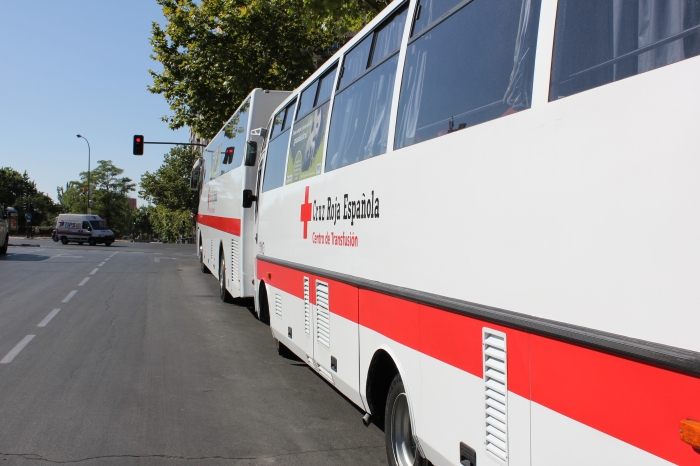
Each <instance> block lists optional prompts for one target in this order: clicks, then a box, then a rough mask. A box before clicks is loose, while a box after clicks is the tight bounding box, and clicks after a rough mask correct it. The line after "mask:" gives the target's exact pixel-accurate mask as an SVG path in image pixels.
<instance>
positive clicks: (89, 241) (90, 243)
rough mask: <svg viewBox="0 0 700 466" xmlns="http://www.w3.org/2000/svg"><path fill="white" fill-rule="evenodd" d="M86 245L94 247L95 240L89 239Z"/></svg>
mask: <svg viewBox="0 0 700 466" xmlns="http://www.w3.org/2000/svg"><path fill="white" fill-rule="evenodd" d="M88 244H89V245H90V246H94V245H96V244H97V240H95V238H90V239H89V240H88Z"/></svg>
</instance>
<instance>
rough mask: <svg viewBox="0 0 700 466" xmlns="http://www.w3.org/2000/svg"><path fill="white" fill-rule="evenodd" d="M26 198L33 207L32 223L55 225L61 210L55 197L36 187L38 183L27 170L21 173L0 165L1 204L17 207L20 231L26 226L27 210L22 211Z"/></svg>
mask: <svg viewBox="0 0 700 466" xmlns="http://www.w3.org/2000/svg"><path fill="white" fill-rule="evenodd" d="M25 200H26V201H27V202H28V203H30V204H31V205H32V207H33V210H32V225H34V226H36V225H42V226H53V222H54V220H55V218H56V216H57V215H58V214H59V211H60V209H59V207H58V206H57V205H56V204H54V202H53V199H51V198H50V197H49V196H47V195H46V194H44V193H42V192H40V191H38V190H37V189H36V184H35V183H34V181H32V180H31V179H30V178H29V175H28V174H27V172H26V171H25V172H24V173H23V174H20V173H19V172H18V171H16V170H14V169H12V168H9V167H0V204H5V205H7V206H12V207H14V208H15V209H17V212H18V216H17V217H18V218H17V221H18V226H19V229H20V231H24V228H25V220H24V214H25V212H23V211H22V204H23V203H24V201H25Z"/></svg>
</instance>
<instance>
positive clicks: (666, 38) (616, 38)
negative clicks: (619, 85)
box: [549, 0, 700, 101]
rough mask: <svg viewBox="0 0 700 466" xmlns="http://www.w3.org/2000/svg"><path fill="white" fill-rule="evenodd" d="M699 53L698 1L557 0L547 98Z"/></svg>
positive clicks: (699, 14)
mask: <svg viewBox="0 0 700 466" xmlns="http://www.w3.org/2000/svg"><path fill="white" fill-rule="evenodd" d="M698 54H700V0H664V1H659V2H649V1H642V0H627V1H619V0H587V1H585V2H581V1H575V0H560V2H559V7H558V9H557V24H556V33H555V39H554V57H553V60H552V84H551V87H550V92H549V100H550V101H551V100H557V99H561V98H562V97H567V96H570V95H572V94H577V93H579V92H583V91H585V90H588V89H592V88H594V87H598V86H603V85H605V84H608V83H611V82H613V81H618V80H620V79H624V78H628V77H630V76H634V75H636V74H640V73H644V72H646V71H650V70H653V69H655V68H660V67H662V66H666V65H670V64H671V63H675V62H677V61H681V60H685V59H686V58H690V57H694V56H696V55H698Z"/></svg>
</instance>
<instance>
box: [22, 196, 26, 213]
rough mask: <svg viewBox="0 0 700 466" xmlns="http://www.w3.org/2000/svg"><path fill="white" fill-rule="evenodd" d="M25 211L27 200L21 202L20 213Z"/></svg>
mask: <svg viewBox="0 0 700 466" xmlns="http://www.w3.org/2000/svg"><path fill="white" fill-rule="evenodd" d="M26 211H27V200H26V199H25V200H24V201H22V212H26Z"/></svg>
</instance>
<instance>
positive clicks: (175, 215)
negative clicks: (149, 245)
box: [149, 205, 194, 243]
mask: <svg viewBox="0 0 700 466" xmlns="http://www.w3.org/2000/svg"><path fill="white" fill-rule="evenodd" d="M149 218H150V221H151V225H152V226H153V231H154V232H155V233H156V234H157V235H158V236H160V237H161V238H162V239H163V241H167V242H168V243H174V242H175V241H177V240H178V239H179V238H180V236H186V237H188V236H192V229H193V228H194V222H193V221H192V218H191V217H190V212H189V211H187V210H183V209H180V210H171V209H168V208H167V207H165V206H162V205H157V206H156V207H155V208H154V209H153V210H152V211H151V212H150V216H149Z"/></svg>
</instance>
